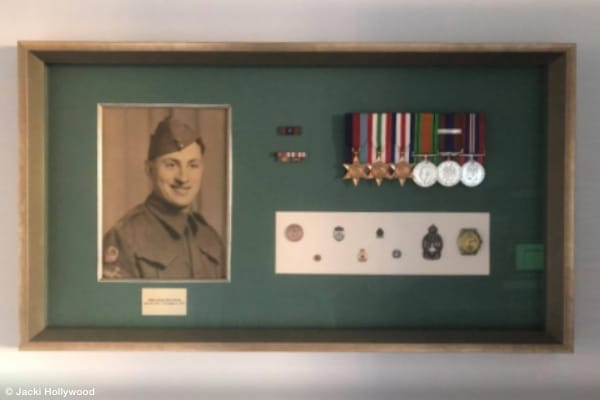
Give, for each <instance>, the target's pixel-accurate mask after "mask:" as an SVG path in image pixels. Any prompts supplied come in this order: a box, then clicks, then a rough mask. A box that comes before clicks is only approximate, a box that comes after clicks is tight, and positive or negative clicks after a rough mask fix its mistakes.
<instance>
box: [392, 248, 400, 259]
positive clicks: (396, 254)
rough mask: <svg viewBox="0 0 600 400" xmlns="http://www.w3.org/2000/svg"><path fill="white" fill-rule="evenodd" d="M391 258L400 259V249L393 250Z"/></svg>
mask: <svg viewBox="0 0 600 400" xmlns="http://www.w3.org/2000/svg"><path fill="white" fill-rule="evenodd" d="M392 257H393V258H400V257H402V251H400V249H394V250H392Z"/></svg>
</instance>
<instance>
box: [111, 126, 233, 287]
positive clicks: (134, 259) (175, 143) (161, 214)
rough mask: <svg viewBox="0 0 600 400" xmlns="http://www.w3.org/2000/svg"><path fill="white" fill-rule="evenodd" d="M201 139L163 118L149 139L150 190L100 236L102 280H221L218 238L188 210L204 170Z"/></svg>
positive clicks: (223, 266)
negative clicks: (102, 236) (102, 251)
mask: <svg viewBox="0 0 600 400" xmlns="http://www.w3.org/2000/svg"><path fill="white" fill-rule="evenodd" d="M204 150H205V148H204V143H203V142H202V139H201V138H200V136H199V135H198V134H197V133H196V132H194V131H193V130H192V129H191V128H190V127H189V126H188V125H186V124H184V123H182V122H180V121H178V120H176V119H175V118H172V117H167V118H166V119H164V120H163V121H161V122H160V123H159V124H158V126H157V127H156V130H155V131H154V133H153V134H152V136H151V138H150V147H149V150H148V160H147V161H146V173H147V175H148V177H149V178H150V180H151V182H152V193H151V194H150V195H149V196H148V197H147V199H146V201H145V202H143V203H142V204H139V205H137V206H136V207H134V208H133V209H132V210H130V211H129V212H128V213H127V214H126V215H125V216H124V217H123V218H121V220H120V221H118V222H117V223H116V224H115V226H113V227H112V228H111V229H110V230H109V231H108V232H107V233H106V234H105V235H104V239H103V248H104V254H103V274H102V275H103V277H104V278H105V279H139V278H143V279H224V278H226V264H225V250H224V247H223V243H222V241H221V238H220V237H219V235H218V234H217V232H216V231H215V230H214V228H213V227H212V226H210V225H209V224H208V223H207V222H206V221H205V220H204V218H202V216H201V215H200V214H198V213H196V212H194V211H193V210H192V203H193V202H194V200H195V198H196V196H197V194H198V192H199V190H200V187H201V184H202V175H203V172H204V160H203V158H204Z"/></svg>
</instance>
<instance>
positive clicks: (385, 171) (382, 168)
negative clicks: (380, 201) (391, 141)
mask: <svg viewBox="0 0 600 400" xmlns="http://www.w3.org/2000/svg"><path fill="white" fill-rule="evenodd" d="M371 177H372V178H373V179H375V182H377V186H381V182H383V178H389V177H390V172H389V165H388V164H386V163H384V162H383V161H381V155H380V154H378V155H377V159H376V160H375V162H374V163H373V164H371Z"/></svg>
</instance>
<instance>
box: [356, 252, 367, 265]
mask: <svg viewBox="0 0 600 400" xmlns="http://www.w3.org/2000/svg"><path fill="white" fill-rule="evenodd" d="M357 258H358V262H367V251H366V250H365V249H360V250H359V251H358V257H357Z"/></svg>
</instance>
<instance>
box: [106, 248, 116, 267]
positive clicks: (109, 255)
mask: <svg viewBox="0 0 600 400" xmlns="http://www.w3.org/2000/svg"><path fill="white" fill-rule="evenodd" d="M118 259H119V249H117V248H116V247H115V246H108V247H107V248H106V250H104V262H105V263H108V264H110V263H114V262H115V261H117V260H118Z"/></svg>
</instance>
